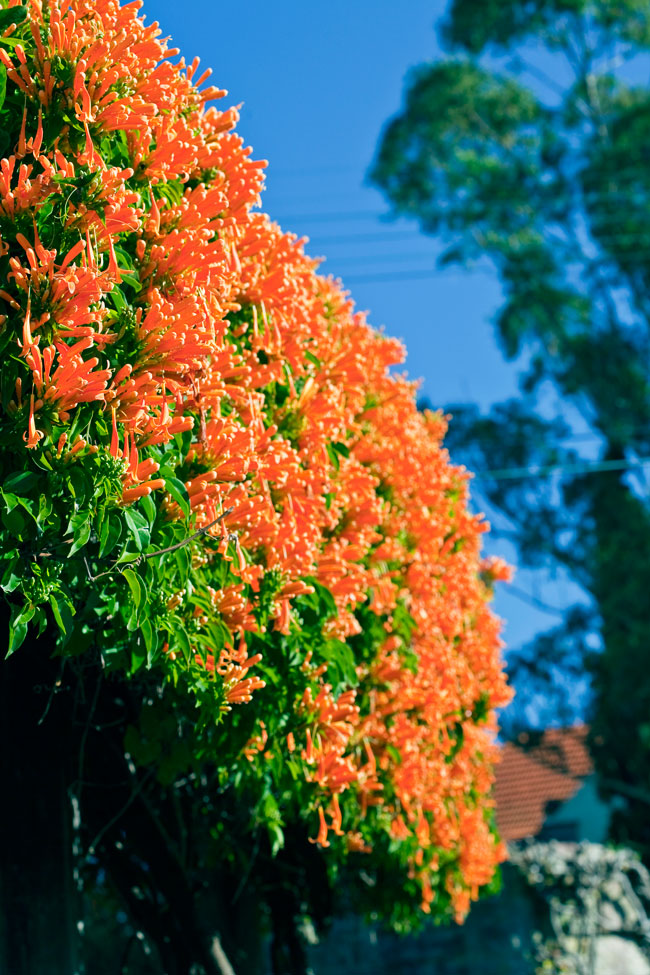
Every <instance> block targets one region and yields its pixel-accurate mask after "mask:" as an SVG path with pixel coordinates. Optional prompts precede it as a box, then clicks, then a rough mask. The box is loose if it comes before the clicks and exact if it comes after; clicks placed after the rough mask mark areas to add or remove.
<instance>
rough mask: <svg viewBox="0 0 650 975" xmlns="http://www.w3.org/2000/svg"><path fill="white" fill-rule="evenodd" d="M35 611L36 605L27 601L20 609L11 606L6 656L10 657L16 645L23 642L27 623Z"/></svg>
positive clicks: (16, 647)
mask: <svg viewBox="0 0 650 975" xmlns="http://www.w3.org/2000/svg"><path fill="white" fill-rule="evenodd" d="M35 612H36V607H35V606H34V605H32V603H28V604H27V605H26V606H23V607H22V608H21V609H19V608H18V607H17V606H12V607H11V621H10V623H9V646H8V648H7V657H10V656H11V655H12V653H15V651H16V650H17V649H18V647H19V646H20V645H21V644H22V643H23V641H24V639H25V637H26V636H27V624H28V623H29V621H30V620H31V619H32V617H33V616H34V613H35Z"/></svg>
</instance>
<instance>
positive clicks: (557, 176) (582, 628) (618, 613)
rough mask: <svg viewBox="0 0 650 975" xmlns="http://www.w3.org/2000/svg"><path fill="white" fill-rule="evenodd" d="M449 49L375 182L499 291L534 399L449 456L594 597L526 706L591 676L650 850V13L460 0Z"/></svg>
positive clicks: (537, 667) (609, 6)
mask: <svg viewBox="0 0 650 975" xmlns="http://www.w3.org/2000/svg"><path fill="white" fill-rule="evenodd" d="M441 37H442V40H443V43H444V44H445V45H446V49H447V53H448V56H446V57H444V58H442V59H441V60H439V61H436V62H433V63H431V64H427V65H423V66H420V67H418V68H416V69H414V71H413V72H412V74H411V76H410V79H409V83H408V85H407V90H406V94H405V98H404V105H403V108H402V110H401V111H400V113H399V114H398V115H397V116H396V117H395V118H394V119H392V120H391V121H390V122H389V123H388V125H387V127H386V129H385V132H384V134H383V138H382V141H381V144H380V148H379V151H378V154H377V157H376V160H375V163H374V168H373V170H372V179H373V180H374V182H375V183H376V184H377V185H378V186H379V187H381V188H382V189H383V190H384V191H385V193H386V195H387V197H388V199H389V200H390V201H391V204H392V206H393V208H394V212H395V214H398V215H408V216H412V217H413V218H415V219H417V220H418V221H419V222H420V225H421V227H422V229H423V230H424V231H425V232H426V233H428V234H432V235H435V236H437V237H438V238H439V239H440V240H441V241H442V242H444V244H445V249H444V253H443V254H442V257H441V263H442V264H443V265H446V264H449V263H456V264H461V265H464V266H466V267H468V268H469V267H472V266H473V265H475V264H476V263H477V262H481V261H482V262H484V263H488V264H489V265H490V266H491V267H492V268H493V269H494V270H495V271H496V273H497V275H498V277H499V280H500V283H501V285H502V290H503V300H502V303H501V305H500V307H499V309H498V312H497V314H496V320H495V327H496V335H497V338H498V341H499V343H500V345H501V348H502V350H503V353H504V355H505V356H506V357H507V358H510V359H516V360H518V361H519V363H520V365H521V373H520V375H521V396H520V397H517V398H515V399H512V400H509V401H506V402H503V403H499V404H497V405H496V406H495V407H494V409H493V410H492V411H491V413H490V414H489V415H486V416H481V415H480V413H479V411H478V410H477V409H476V408H475V407H472V406H471V405H460V404H459V405H450V406H449V407H448V408H449V410H450V412H451V413H452V414H454V417H455V420H454V422H453V423H452V426H451V435H450V436H451V439H450V440H449V441H448V443H449V444H450V447H451V450H452V455H453V456H454V457H455V458H457V459H464V460H466V461H467V462H468V463H469V464H471V466H473V467H474V468H475V469H479V470H482V471H488V472H489V471H494V472H495V475H494V477H492V478H490V477H489V476H488V477H486V478H484V479H483V480H482V481H481V482H480V483H479V484H478V486H477V492H478V493H479V494H480V495H482V497H483V498H484V499H486V500H487V501H488V502H489V505H490V508H491V510H493V511H495V512H496V513H498V515H499V516H500V518H501V520H502V523H503V524H504V526H505V527H504V531H505V533H506V534H507V535H508V536H509V537H511V538H513V539H514V540H515V541H516V544H517V545H518V549H519V555H520V562H521V564H522V565H524V566H527V567H532V568H538V569H546V570H547V571H550V572H555V571H557V570H558V569H561V570H562V571H563V572H564V573H565V574H566V575H568V577H569V578H571V579H572V580H573V581H575V582H577V583H578V584H579V585H580V586H581V587H582V588H583V590H584V592H585V594H586V595H587V597H588V599H587V600H586V601H580V602H579V603H577V604H576V605H575V606H574V607H573V608H572V609H570V610H568V611H567V612H566V614H565V616H564V619H563V621H562V622H561V623H560V624H559V625H558V626H557V627H554V628H553V629H552V630H551V631H549V632H547V633H544V634H542V635H540V637H539V638H538V639H536V640H534V641H533V642H532V644H531V645H530V646H528V647H525V648H521V649H520V651H519V652H518V653H517V654H513V656H512V660H513V665H514V666H515V667H518V668H520V669H521V668H522V667H523V669H524V673H525V679H522V682H521V685H520V687H519V690H520V692H522V693H521V695H520V696H521V700H522V701H523V700H524V698H525V694H526V691H527V689H529V688H531V687H533V686H535V681H537V682H538V685H537V686H539V682H541V686H542V687H545V690H546V693H547V695H549V694H553V693H554V692H556V691H557V690H558V688H561V687H564V689H565V690H566V691H567V692H568V695H567V696H569V697H570V694H571V689H572V688H575V686H576V679H577V678H579V677H580V674H581V673H582V674H583V675H584V674H585V673H589V674H591V676H592V688H593V692H594V696H593V698H592V702H591V705H590V707H589V717H590V720H591V722H592V746H593V748H594V751H595V754H596V758H597V761H598V768H599V771H600V775H601V784H602V786H603V788H604V789H606V790H607V791H609V792H610V793H611V792H614V793H617V794H618V797H619V813H618V814H617V820H618V825H617V831H618V832H617V835H618V836H619V837H620V838H624V839H626V840H628V841H633V842H637V843H639V844H641V845H642V846H643V847H644V849H645V850H646V852H648V851H649V850H650V834H649V833H648V829H647V802H648V796H649V795H650V793H649V792H648V784H649V782H648V760H647V759H648V753H647V743H648V738H647V735H646V732H645V731H644V729H647V709H648V701H649V699H650V682H649V681H648V678H647V666H646V653H647V650H646V648H647V646H648V640H649V639H650V614H649V613H648V604H647V599H646V597H645V596H644V595H643V594H644V593H645V592H647V589H648V583H649V581H650V579H649V575H648V566H649V564H650V562H649V559H648V553H649V552H650V508H649V506H648V493H647V482H646V479H645V474H644V469H645V468H644V465H645V464H646V462H647V460H648V458H649V457H650V385H649V384H650V371H649V360H648V342H649V325H650V320H649V306H648V283H649V281H648V272H649V268H650V263H649V255H650V251H649V248H648V233H647V218H648V213H649V212H650V177H649V175H648V167H647V156H648V145H649V140H650V125H649V123H650V99H649V97H648V88H647V84H646V83H645V80H644V81H643V82H641V81H640V80H635V79H641V78H642V77H644V74H643V73H644V71H645V70H646V68H647V58H648V49H649V48H650V11H649V10H648V6H647V4H646V3H640V2H634V0H630V2H624V3H619V2H609V0H535V2H523V0H521V2H520V0H511V2H508V3H491V2H487V3H483V2H481V3H478V2H473V0H455V2H452V3H451V4H450V7H449V12H448V16H447V18H446V20H445V22H444V24H443V25H442V28H441ZM576 434H577V435H578V436H577V439H576ZM499 472H501V473H499ZM554 472H555V473H554ZM596 650H598V652H595V651H596ZM567 677H568V679H567ZM563 678H564V680H563ZM555 700H556V704H557V695H556V697H555ZM544 717H545V718H547V717H548V715H545V716H544ZM553 717H554V719H555V720H558V717H559V713H558V711H557V709H556V710H555V713H554V714H553ZM622 728H626V729H627V731H628V733H626V734H621V733H620V731H621V729H622Z"/></svg>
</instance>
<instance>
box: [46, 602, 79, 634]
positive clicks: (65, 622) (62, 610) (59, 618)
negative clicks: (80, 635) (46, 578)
mask: <svg viewBox="0 0 650 975" xmlns="http://www.w3.org/2000/svg"><path fill="white" fill-rule="evenodd" d="M49 599H50V606H51V607H52V613H53V615H54V619H55V620H56V625H57V626H58V628H59V629H60V630H61V633H62V634H63V635H64V637H67V638H68V639H69V638H70V636H71V634H72V630H73V629H74V623H73V621H72V617H73V615H74V607H73V606H72V604H71V603H70V602H69V601H68V600H67V599H66V598H65V597H62V596H61V594H59V595H58V598H57V596H55V595H54V593H50V597H49Z"/></svg>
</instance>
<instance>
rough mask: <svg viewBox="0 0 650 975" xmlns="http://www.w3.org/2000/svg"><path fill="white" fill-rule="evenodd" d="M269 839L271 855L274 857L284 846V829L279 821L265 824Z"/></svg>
mask: <svg viewBox="0 0 650 975" xmlns="http://www.w3.org/2000/svg"><path fill="white" fill-rule="evenodd" d="M266 828H267V830H268V833H269V839H270V840H271V856H272V857H274V856H275V855H276V854H277V853H279V852H280V850H281V849H282V847H283V846H284V831H283V829H282V827H281V826H280V824H279V823H274V822H269V823H267V824H266Z"/></svg>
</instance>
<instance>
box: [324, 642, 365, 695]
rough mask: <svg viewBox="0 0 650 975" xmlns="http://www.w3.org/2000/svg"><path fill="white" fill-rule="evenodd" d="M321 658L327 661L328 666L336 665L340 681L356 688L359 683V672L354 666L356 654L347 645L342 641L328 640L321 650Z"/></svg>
mask: <svg viewBox="0 0 650 975" xmlns="http://www.w3.org/2000/svg"><path fill="white" fill-rule="evenodd" d="M320 654H321V656H322V657H323V658H324V659H325V660H327V662H328V664H330V665H334V667H335V668H336V670H337V671H338V674H339V676H340V679H341V680H342V681H345V683H347V684H350V686H352V687H354V686H356V684H357V683H358V678H357V672H356V669H355V665H354V654H353V653H352V649H351V648H350V647H349V646H348V644H347V643H343V641H342V640H327V641H326V642H325V643H324V644H323V646H322V648H321V650H320Z"/></svg>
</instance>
